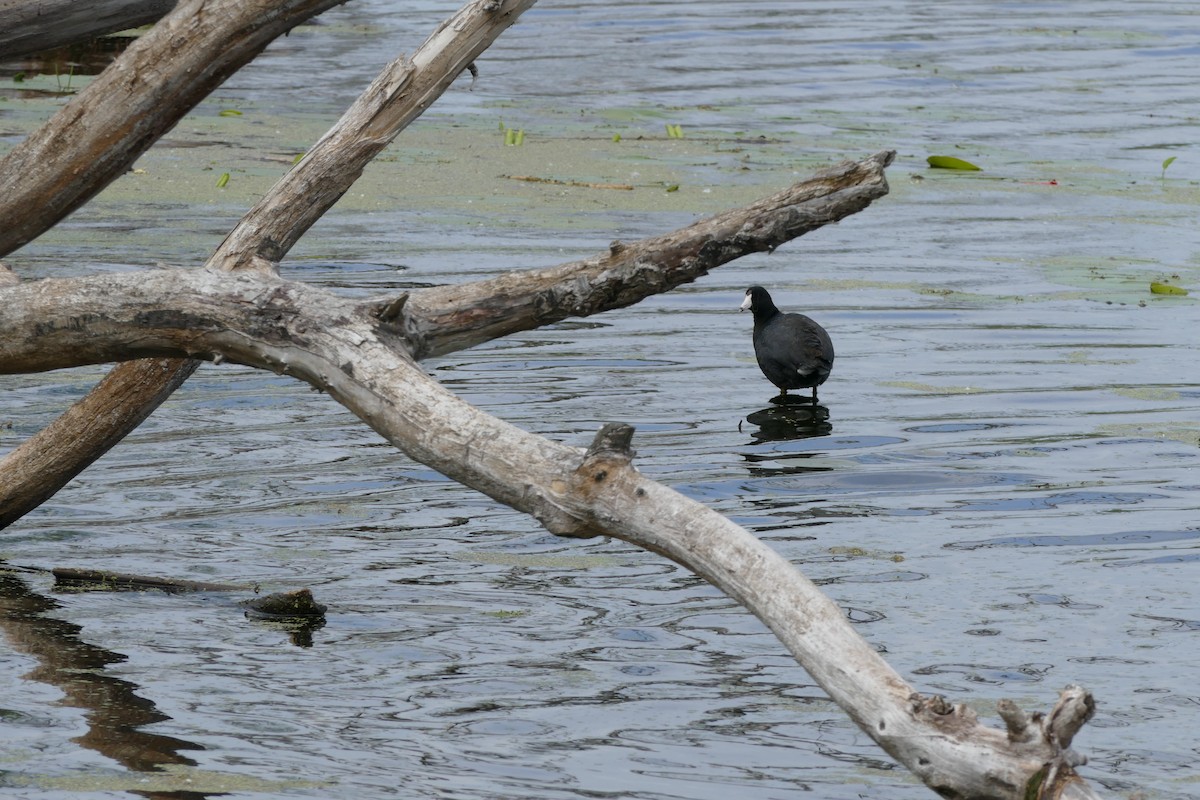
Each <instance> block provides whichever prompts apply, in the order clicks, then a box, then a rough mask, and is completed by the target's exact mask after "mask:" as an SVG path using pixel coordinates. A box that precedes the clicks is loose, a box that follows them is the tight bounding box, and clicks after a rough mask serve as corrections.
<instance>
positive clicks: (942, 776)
mask: <svg viewBox="0 0 1200 800" xmlns="http://www.w3.org/2000/svg"><path fill="white" fill-rule="evenodd" d="M629 269H630V270H632V271H637V270H638V269H639V267H638V266H637V265H632V266H630V267H629ZM404 305H407V304H404ZM379 309H380V303H379V301H378V300H367V301H362V300H355V299H349V298H345V297H340V296H338V295H335V294H333V293H331V292H329V291H328V290H325V289H323V288H319V287H310V286H306V285H303V284H299V283H295V282H289V281H284V280H282V279H280V278H279V277H278V276H275V275H270V274H262V273H259V272H256V271H241V272H237V273H233V274H228V273H224V274H223V273H220V272H217V271H213V270H196V271H172V270H153V271H146V272H140V273H133V274H121V275H105V276H97V277H87V278H76V279H60V280H53V279H52V280H44V281H39V282H36V283H25V284H20V285H17V286H10V287H6V288H2V289H0V373H12V372H29V371H36V370H42V369H57V368H61V367H67V366H75V365H80V364H86V363H103V362H108V361H112V360H119V359H129V358H145V357H162V356H171V357H193V358H194V357H203V358H209V359H214V360H217V359H220V360H228V361H233V362H236V363H241V364H246V365H249V366H254V367H259V368H263V369H270V370H273V371H276V372H279V373H282V374H287V375H291V376H294V377H296V378H299V379H301V380H303V381H305V382H307V383H309V384H310V385H312V386H314V387H316V388H318V389H320V390H322V391H324V392H327V393H328V394H329V395H330V396H331V397H333V398H334V399H336V400H337V401H338V402H340V403H341V404H343V405H344V406H346V407H347V408H348V409H350V410H351V411H352V412H353V413H355V414H356V415H358V416H359V417H360V418H361V419H362V420H363V421H364V422H366V423H367V424H368V425H370V426H371V427H372V428H373V429H374V430H376V431H377V432H379V433H380V434H381V435H382V436H384V437H385V438H387V439H388V440H389V441H390V442H392V443H393V444H395V445H396V446H397V447H398V448H400V449H401V450H403V451H404V452H405V453H407V454H408V455H409V456H411V457H412V458H414V459H416V460H418V461H420V462H422V463H425V464H428V465H429V466H431V467H433V468H434V469H437V470H438V471H439V472H442V473H443V474H445V475H447V476H449V477H451V478H453V479H455V480H457V481H459V482H461V483H463V484H465V485H467V486H470V487H473V488H475V489H477V490H479V491H481V492H483V493H484V494H487V495H488V496H490V497H492V498H494V499H496V500H498V501H500V502H502V503H505V504H507V505H510V506H512V507H513V508H516V509H519V510H521V511H524V512H526V513H528V514H530V515H532V516H534V517H535V518H536V519H538V520H539V521H540V522H541V523H542V524H543V525H544V526H545V527H546V528H547V529H548V530H550V531H552V532H554V533H556V534H559V535H563V536H572V537H587V536H596V535H609V536H615V537H618V538H620V539H623V540H625V541H627V542H630V543H632V544H636V545H638V546H640V547H644V548H646V549H649V550H651V551H653V552H656V553H660V554H662V555H665V556H667V557H668V558H670V559H672V560H674V561H676V562H678V563H680V564H682V565H684V566H685V567H687V568H688V569H690V570H692V571H693V572H695V573H696V574H698V575H700V576H702V577H703V578H705V579H706V580H708V581H710V582H712V583H713V584H714V585H715V586H717V587H719V588H720V589H721V590H722V591H724V592H726V593H727V594H729V595H730V596H731V597H733V598H734V599H735V600H737V601H738V602H739V603H741V604H742V605H744V606H745V607H746V608H748V609H749V610H750V611H752V612H753V613H754V614H755V615H757V616H758V617H759V618H760V619H761V620H762V621H763V622H764V623H765V624H766V625H767V626H768V627H769V628H770V629H771V630H772V631H773V632H774V633H775V634H776V636H778V637H779V639H780V640H781V641H782V642H783V644H784V645H785V646H786V647H787V648H788V650H789V651H791V653H792V654H793V655H794V656H795V658H796V659H797V661H798V662H799V663H800V664H801V665H802V666H804V668H805V669H806V670H808V672H809V673H810V674H811V675H812V677H813V679H814V680H815V681H816V682H817V683H818V684H820V685H821V687H822V688H823V689H824V690H825V691H826V692H828V693H829V695H830V697H832V698H833V700H834V701H835V702H837V703H838V704H839V705H840V706H841V707H842V708H843V709H844V710H845V711H846V712H847V713H848V714H849V715H850V717H851V718H852V719H853V720H854V721H855V722H856V723H857V724H858V725H859V727H860V728H861V729H862V730H864V731H865V732H866V733H867V734H868V735H870V736H871V737H872V738H873V739H874V740H875V741H876V742H877V743H878V744H879V745H880V746H881V747H882V748H883V749H884V750H885V751H887V752H888V753H889V754H891V755H892V756H893V757H894V758H896V760H897V761H899V762H900V763H902V764H904V765H905V766H906V767H908V768H909V769H910V770H911V771H912V772H913V773H914V774H916V775H917V776H918V777H919V778H920V779H921V780H922V781H924V782H925V784H926V785H928V786H929V787H930V788H932V789H934V790H935V791H937V792H938V793H939V794H941V795H943V796H946V797H960V798H967V797H969V798H982V799H984V800H991V799H992V798H995V800H1025V798H1028V797H1079V798H1087V797H1094V796H1095V795H1094V793H1092V791H1091V789H1090V788H1089V787H1088V786H1087V784H1086V783H1083V782H1082V781H1081V780H1080V779H1079V777H1078V775H1077V774H1076V772H1075V769H1074V767H1075V766H1076V765H1077V764H1078V763H1080V762H1081V760H1082V759H1080V758H1079V757H1078V756H1077V755H1075V754H1074V753H1073V752H1071V751H1070V750H1069V749H1067V747H1066V743H1063V742H1060V741H1059V740H1058V737H1062V736H1064V735H1065V736H1070V735H1073V734H1074V731H1075V730H1077V729H1078V725H1079V724H1082V721H1083V720H1085V719H1086V717H1087V716H1088V709H1089V708H1091V706H1092V701H1091V697H1090V695H1088V694H1087V693H1086V692H1083V691H1082V690H1078V689H1075V688H1074V687H1071V688H1070V689H1068V691H1067V692H1065V693H1064V695H1063V698H1062V700H1061V701H1060V703H1059V705H1058V706H1057V707H1056V709H1055V710H1054V711H1052V712H1051V713H1050V714H1049V715H1047V716H1046V717H1044V721H1039V720H1035V719H1034V718H1032V717H1026V718H1025V720H1024V721H1022V720H1020V719H1019V718H1018V715H1016V714H1014V713H1012V712H1011V710H1009V711H1008V712H1007V713H1006V725H1007V730H998V729H994V728H990V727H987V726H985V725H982V724H981V723H980V722H979V721H978V720H977V719H976V716H975V714H974V712H972V711H971V710H970V709H968V708H966V707H965V706H962V705H951V704H949V703H947V702H946V701H945V700H943V699H942V698H939V697H931V698H926V697H922V696H921V695H919V694H918V693H917V692H916V691H915V690H914V689H913V687H912V686H910V685H909V684H908V683H907V682H906V681H905V680H904V679H903V678H902V677H900V675H898V674H897V673H896V672H895V671H894V670H892V668H891V667H890V666H888V664H887V663H886V662H885V661H884V660H883V659H882V658H881V657H880V656H879V654H878V653H876V652H875V650H874V648H872V647H871V646H870V645H869V644H867V643H866V642H865V641H864V640H863V639H862V638H861V637H860V636H859V635H858V634H857V632H855V631H854V630H853V627H852V626H851V625H850V623H849V622H848V621H847V620H846V618H845V615H844V614H843V613H842V612H841V610H840V609H839V608H838V606H837V605H836V604H834V603H833V602H832V601H831V600H829V599H828V598H827V597H825V596H824V595H823V594H822V593H821V592H820V591H819V589H818V588H817V587H816V586H815V585H813V584H812V582H811V581H809V580H808V579H807V578H805V577H804V576H803V575H801V574H800V573H799V572H798V571H797V570H795V569H794V568H793V567H792V566H791V565H790V564H788V563H787V562H786V561H785V560H784V559H782V558H781V557H780V556H779V555H778V554H776V553H775V552H774V551H773V550H771V549H770V548H769V547H767V546H766V545H764V544H763V543H762V542H761V541H759V540H758V539H757V538H756V537H755V536H753V535H752V534H751V533H749V532H748V531H745V530H744V529H742V528H740V527H738V526H737V525H735V524H734V523H732V522H731V521H729V520H727V519H725V518H724V517H721V516H720V515H718V514H716V513H715V512H713V511H711V510H709V509H707V508H705V507H704V506H702V505H700V504H699V503H697V502H695V501H693V500H690V499H688V498H687V497H684V496H683V495H681V494H679V493H677V492H675V491H673V490H672V489H669V488H668V487H665V486H662V485H661V484H658V483H656V482H654V481H651V480H649V479H647V478H646V477H645V476H643V475H641V474H640V473H639V472H638V471H637V470H636V469H635V468H634V467H633V465H632V462H631V457H632V454H631V453H629V452H628V435H627V434H626V433H624V432H623V431H621V430H613V429H608V430H606V431H604V432H602V434H603V435H602V436H601V437H598V439H597V442H596V443H595V444H594V445H593V447H592V448H591V449H590V450H589V451H583V450H581V449H579V448H573V447H569V446H566V445H563V444H560V443H557V442H552V441H550V440H547V439H544V438H542V437H539V436H536V435H534V434H531V433H528V432H526V431H523V430H521V429H519V428H517V427H515V426H513V425H511V424H509V423H507V422H504V421H502V420H499V419H497V418H495V417H491V416H489V415H487V414H485V413H483V412H482V411H479V410H478V409H475V408H473V407H472V406H470V405H469V404H467V403H466V402H465V401H463V400H462V399H460V398H458V397H457V396H455V395H454V394H452V393H450V392H449V391H447V390H446V389H445V388H443V387H442V386H441V385H440V384H438V383H437V382H435V381H434V380H433V379H432V378H430V377H429V376H428V375H427V374H426V373H425V371H424V370H423V369H421V368H420V367H419V366H418V365H417V363H416V362H415V361H414V360H413V359H412V358H411V357H410V356H409V354H408V353H407V350H406V340H405V338H404V337H403V335H402V334H399V333H397V332H396V330H395V326H394V322H395V317H393V318H392V319H391V320H387V321H385V320H381V319H380V315H379ZM403 313H404V307H403V306H401V307H400V309H399V312H398V314H399V315H403ZM1055 720H1060V721H1057V722H1056V721H1055ZM1014 727H1017V728H1020V729H1021V730H1020V732H1019V734H1018V735H1014Z"/></svg>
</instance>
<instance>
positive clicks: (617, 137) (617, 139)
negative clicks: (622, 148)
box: [613, 133, 621, 142]
mask: <svg viewBox="0 0 1200 800" xmlns="http://www.w3.org/2000/svg"><path fill="white" fill-rule="evenodd" d="M613 141H614V142H619V141H621V134H619V133H614V134H613Z"/></svg>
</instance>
